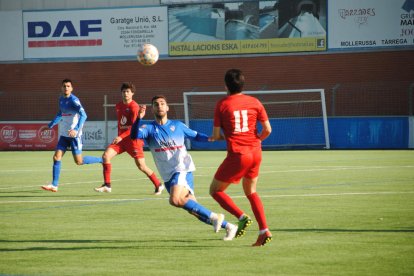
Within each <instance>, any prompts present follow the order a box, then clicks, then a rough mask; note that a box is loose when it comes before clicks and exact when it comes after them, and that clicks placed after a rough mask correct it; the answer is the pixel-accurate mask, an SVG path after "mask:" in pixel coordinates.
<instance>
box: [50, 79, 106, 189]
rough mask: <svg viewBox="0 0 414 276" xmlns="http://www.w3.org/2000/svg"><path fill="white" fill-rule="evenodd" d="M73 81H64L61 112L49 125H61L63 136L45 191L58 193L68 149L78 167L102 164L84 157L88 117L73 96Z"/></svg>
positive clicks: (60, 139) (54, 156) (60, 99)
mask: <svg viewBox="0 0 414 276" xmlns="http://www.w3.org/2000/svg"><path fill="white" fill-rule="evenodd" d="M72 91H73V86H72V81H71V80H69V79H64V80H63V81H62V94H63V95H62V96H60V98H59V111H58V113H57V114H56V117H55V118H54V119H53V120H52V121H51V122H50V123H49V124H48V127H49V128H52V127H53V126H55V125H56V124H58V123H60V129H62V130H63V131H62V135H61V136H60V137H59V141H58V144H57V146H56V150H55V154H54V155H53V174H52V175H53V180H52V183H51V184H49V185H45V186H42V189H43V190H46V191H51V192H57V191H58V184H59V176H60V169H61V160H62V157H63V155H64V154H65V152H66V150H67V149H69V148H70V149H71V150H72V155H73V159H74V161H75V163H76V164H77V165H84V164H94V163H102V158H100V157H93V156H84V157H82V127H83V124H84V123H85V121H86V118H87V115H86V112H85V110H84V109H83V107H82V104H81V102H80V101H79V99H78V98H77V97H76V96H75V95H73V94H72Z"/></svg>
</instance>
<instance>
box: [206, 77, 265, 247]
mask: <svg viewBox="0 0 414 276" xmlns="http://www.w3.org/2000/svg"><path fill="white" fill-rule="evenodd" d="M224 81H225V84H226V89H227V96H226V97H225V98H223V99H221V100H220V101H218V102H217V105H216V108H215V111H214V126H213V136H212V137H211V138H210V140H211V141H216V140H223V139H225V140H226V143H227V157H226V158H225V159H224V161H223V163H221V165H220V166H219V168H218V169H217V172H216V174H215V175H214V179H213V181H212V183H211V185H210V195H211V196H212V197H213V198H214V199H215V200H216V201H217V202H218V203H219V204H220V205H221V207H223V208H224V209H225V210H226V211H228V212H229V213H231V214H232V215H234V216H235V217H236V218H238V220H239V224H238V229H237V233H236V237H241V236H243V235H244V233H245V229H246V227H248V226H249V225H250V224H251V223H252V221H251V219H250V217H249V216H248V215H246V214H245V213H244V212H243V211H242V210H241V209H240V208H239V207H238V206H237V205H236V204H235V203H234V201H233V200H232V199H231V197H230V196H229V195H228V194H226V193H225V190H226V189H227V188H228V186H229V185H230V184H232V183H234V184H237V183H239V182H240V180H241V179H243V180H242V185H243V191H244V194H245V195H246V197H247V198H248V200H249V202H250V206H251V208H252V211H253V213H254V216H255V218H256V220H257V222H258V224H259V237H258V238H257V241H256V243H254V244H253V246H262V245H265V244H266V243H268V242H270V241H271V239H272V234H271V233H270V231H269V228H268V226H267V222H266V216H265V213H264V208H263V204H262V201H261V199H260V197H259V195H258V194H257V192H256V185H257V179H258V176H259V168H260V163H261V161H262V148H261V142H262V141H263V140H264V139H266V138H267V137H268V136H269V135H270V133H271V132H272V127H271V125H270V122H269V119H268V116H267V113H266V110H265V108H264V107H263V105H262V103H261V102H260V101H259V100H258V99H256V98H254V97H251V96H248V95H245V94H243V93H242V91H243V87H244V82H245V78H244V75H243V73H242V72H241V71H240V70H239V69H230V70H228V71H227V72H226V75H225V78H224ZM257 122H259V123H260V124H261V126H262V131H261V132H260V133H259V132H258V130H257ZM220 130H223V134H221V132H220Z"/></svg>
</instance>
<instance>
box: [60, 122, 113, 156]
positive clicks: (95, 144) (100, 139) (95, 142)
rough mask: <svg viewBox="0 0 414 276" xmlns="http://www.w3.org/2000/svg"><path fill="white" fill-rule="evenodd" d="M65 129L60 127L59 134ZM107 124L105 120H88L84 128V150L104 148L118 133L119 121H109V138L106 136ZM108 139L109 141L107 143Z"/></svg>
mask: <svg viewBox="0 0 414 276" xmlns="http://www.w3.org/2000/svg"><path fill="white" fill-rule="evenodd" d="M63 131H65V130H63V129H61V128H59V136H60V135H62V133H63ZM105 134H106V124H105V122H104V121H86V122H85V124H84V125H83V129H82V143H83V149H84V150H103V149H105V148H106V146H107V145H108V144H109V143H111V142H112V140H113V139H114V138H115V137H116V136H117V135H118V128H117V121H108V139H106V137H105ZM107 141H108V143H107Z"/></svg>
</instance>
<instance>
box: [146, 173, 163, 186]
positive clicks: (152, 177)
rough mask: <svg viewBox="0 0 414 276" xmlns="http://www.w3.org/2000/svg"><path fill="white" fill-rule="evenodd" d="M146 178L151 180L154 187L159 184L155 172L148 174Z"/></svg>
mask: <svg viewBox="0 0 414 276" xmlns="http://www.w3.org/2000/svg"><path fill="white" fill-rule="evenodd" d="M148 178H149V179H150V180H151V182H152V184H154V186H155V188H158V187H159V186H160V185H161V181H160V180H159V179H158V178H157V176H156V175H155V172H153V173H152V174H151V175H150V176H148Z"/></svg>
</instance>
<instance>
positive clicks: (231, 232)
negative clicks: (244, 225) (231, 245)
mask: <svg viewBox="0 0 414 276" xmlns="http://www.w3.org/2000/svg"><path fill="white" fill-rule="evenodd" d="M236 232H237V226H236V225H234V224H231V223H227V225H226V235H225V236H224V238H223V240H224V241H231V240H232V239H234V237H235V236H236Z"/></svg>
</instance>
